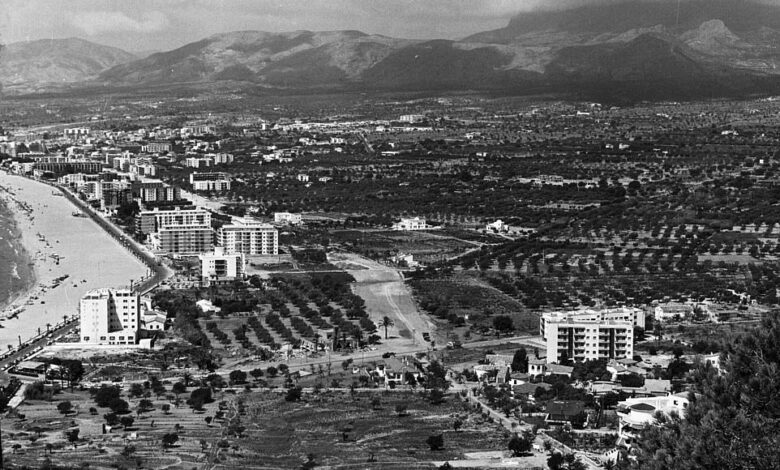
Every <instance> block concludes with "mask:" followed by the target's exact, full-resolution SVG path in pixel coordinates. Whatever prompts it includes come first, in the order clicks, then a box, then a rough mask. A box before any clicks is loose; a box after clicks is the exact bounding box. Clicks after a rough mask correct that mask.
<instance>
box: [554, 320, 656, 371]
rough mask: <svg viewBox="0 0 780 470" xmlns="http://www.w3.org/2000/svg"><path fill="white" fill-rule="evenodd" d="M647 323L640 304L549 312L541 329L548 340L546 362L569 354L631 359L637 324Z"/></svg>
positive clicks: (572, 356) (577, 358)
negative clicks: (624, 306) (602, 308)
mask: <svg viewBox="0 0 780 470" xmlns="http://www.w3.org/2000/svg"><path fill="white" fill-rule="evenodd" d="M642 325H644V311H643V310H641V309H638V308H616V309H607V310H582V311H576V310H575V311H571V312H550V313H545V314H543V315H542V317H541V319H540V320H539V330H540V333H541V335H542V338H544V339H545V341H546V343H547V363H548V364H549V363H558V362H560V360H561V358H562V357H563V356H564V354H565V355H566V357H568V359H570V360H573V361H588V360H596V359H623V358H626V359H630V358H632V357H633V356H634V326H642Z"/></svg>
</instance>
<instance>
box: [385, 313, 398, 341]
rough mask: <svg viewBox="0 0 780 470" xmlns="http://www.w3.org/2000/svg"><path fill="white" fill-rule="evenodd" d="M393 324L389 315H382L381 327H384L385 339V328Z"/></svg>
mask: <svg viewBox="0 0 780 470" xmlns="http://www.w3.org/2000/svg"><path fill="white" fill-rule="evenodd" d="M393 325H395V322H393V320H391V319H390V317H382V327H383V328H384V329H385V339H387V328H388V327H391V326H393Z"/></svg>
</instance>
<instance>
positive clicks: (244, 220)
mask: <svg viewBox="0 0 780 470" xmlns="http://www.w3.org/2000/svg"><path fill="white" fill-rule="evenodd" d="M217 243H218V244H219V246H221V247H222V248H224V250H225V253H227V254H233V253H243V254H244V255H248V256H253V255H277V254H279V232H278V231H277V230H276V228H274V226H273V225H270V224H264V223H262V222H260V221H257V220H254V219H250V218H248V217H233V221H232V222H231V223H230V224H228V225H223V226H222V227H221V228H220V229H219V231H218V232H217Z"/></svg>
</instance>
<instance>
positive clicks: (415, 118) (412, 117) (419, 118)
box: [398, 114, 425, 122]
mask: <svg viewBox="0 0 780 470" xmlns="http://www.w3.org/2000/svg"><path fill="white" fill-rule="evenodd" d="M398 120H399V121H401V122H423V121H425V116H424V115H422V114H402V115H401V116H400V117H399V118H398Z"/></svg>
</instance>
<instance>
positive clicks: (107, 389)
mask: <svg viewBox="0 0 780 470" xmlns="http://www.w3.org/2000/svg"><path fill="white" fill-rule="evenodd" d="M120 394H121V390H120V389H119V387H117V386H112V385H101V386H100V388H99V389H98V390H97V391H96V392H95V404H96V405H97V406H102V407H107V406H109V403H111V400H113V399H115V398H119V395H120Z"/></svg>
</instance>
